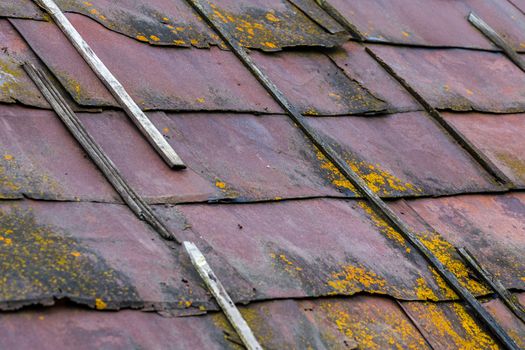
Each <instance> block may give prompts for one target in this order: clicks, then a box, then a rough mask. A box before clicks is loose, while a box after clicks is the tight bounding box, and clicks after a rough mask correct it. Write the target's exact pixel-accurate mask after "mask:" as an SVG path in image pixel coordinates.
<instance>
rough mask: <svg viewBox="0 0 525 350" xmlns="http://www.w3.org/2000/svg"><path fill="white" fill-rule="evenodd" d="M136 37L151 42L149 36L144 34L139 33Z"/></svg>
mask: <svg viewBox="0 0 525 350" xmlns="http://www.w3.org/2000/svg"><path fill="white" fill-rule="evenodd" d="M135 38H136V39H137V40H139V41H144V42H149V40H148V38H147V37H146V36H145V35H142V34H139V35H137V36H136V37H135Z"/></svg>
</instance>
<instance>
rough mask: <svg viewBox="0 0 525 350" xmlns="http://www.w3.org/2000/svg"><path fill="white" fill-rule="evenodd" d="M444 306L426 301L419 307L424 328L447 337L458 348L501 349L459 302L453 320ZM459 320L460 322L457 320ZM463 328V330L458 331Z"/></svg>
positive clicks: (456, 304)
mask: <svg viewBox="0 0 525 350" xmlns="http://www.w3.org/2000/svg"><path fill="white" fill-rule="evenodd" d="M444 307H447V306H439V305H438V304H434V303H430V302H426V303H424V304H423V306H422V307H419V309H420V310H421V311H422V312H423V314H422V315H421V316H422V317H424V322H422V326H423V328H425V330H427V331H428V332H429V333H434V334H436V333H437V336H439V337H442V338H446V339H448V340H449V341H451V342H453V343H454V344H455V347H456V348H457V349H465V350H467V349H499V347H498V346H497V344H496V343H495V342H494V340H492V337H491V336H490V335H489V334H488V333H487V332H485V330H483V329H482V328H481V327H480V326H479V325H478V324H477V323H476V321H475V320H474V319H473V318H472V317H471V316H470V315H469V314H468V312H467V311H466V309H465V308H464V307H463V306H461V304H459V303H453V304H452V305H451V306H449V307H450V310H451V311H453V316H454V318H456V320H454V322H453V320H452V319H451V318H450V317H449V316H447V314H446V313H445V311H444V309H442V308H444ZM456 321H458V322H456ZM458 330H461V332H458Z"/></svg>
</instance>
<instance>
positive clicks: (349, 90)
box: [251, 51, 387, 115]
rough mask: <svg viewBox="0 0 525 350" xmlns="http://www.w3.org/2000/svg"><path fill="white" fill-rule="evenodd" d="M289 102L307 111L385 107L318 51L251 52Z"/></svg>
mask: <svg viewBox="0 0 525 350" xmlns="http://www.w3.org/2000/svg"><path fill="white" fill-rule="evenodd" d="M251 57H252V58H253V60H254V61H255V63H256V64H257V65H258V66H259V67H260V68H261V69H263V70H264V71H265V72H266V74H267V75H268V76H269V77H270V79H271V80H272V81H273V82H274V83H275V85H277V87H278V88H279V89H280V90H281V91H282V92H283V93H284V94H285V96H286V97H287V98H288V99H289V100H290V102H291V103H292V104H293V105H294V106H296V107H297V108H298V109H299V110H300V111H301V112H302V113H304V114H308V115H334V114H339V115H344V114H360V113H376V112H381V111H384V110H385V109H386V108H387V105H386V103H384V102H383V101H381V100H379V99H378V98H377V97H375V96H374V95H373V93H371V92H370V91H368V90H367V89H366V86H364V87H363V86H361V85H360V84H359V83H358V82H356V81H355V80H352V78H351V77H349V76H347V75H346V74H345V73H344V72H343V71H342V70H341V69H340V68H339V67H337V66H336V65H335V64H334V63H333V62H332V61H331V60H330V59H329V58H328V57H326V56H325V55H323V54H322V53H319V52H310V51H308V52H302V51H291V52H278V53H273V54H265V53H260V52H252V54H251Z"/></svg>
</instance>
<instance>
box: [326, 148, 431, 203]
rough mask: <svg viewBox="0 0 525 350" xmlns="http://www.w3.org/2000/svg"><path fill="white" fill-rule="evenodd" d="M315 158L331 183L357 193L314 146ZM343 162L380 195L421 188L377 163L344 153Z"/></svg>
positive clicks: (419, 190)
mask: <svg viewBox="0 0 525 350" xmlns="http://www.w3.org/2000/svg"><path fill="white" fill-rule="evenodd" d="M316 156H317V159H318V160H319V161H320V162H321V168H322V169H324V170H326V172H327V173H328V177H329V179H330V181H331V182H332V184H333V185H335V186H337V187H339V188H345V189H348V190H351V191H353V192H356V193H357V190H356V189H355V187H354V186H353V185H352V184H351V183H350V181H349V180H348V179H347V178H345V177H344V176H343V174H341V172H340V171H339V169H338V168H337V167H336V166H335V165H334V164H333V163H332V162H331V161H330V160H328V159H327V158H326V156H325V155H324V154H323V153H322V152H321V151H320V150H319V149H318V148H317V147H316ZM345 162H346V163H347V165H348V166H349V167H350V168H351V169H352V170H353V171H354V172H355V173H356V174H357V175H359V176H360V177H361V178H362V179H363V180H364V182H365V183H366V185H367V186H368V188H370V190H372V191H373V192H376V193H380V194H382V195H391V194H393V193H395V192H413V193H419V192H421V189H420V188H418V187H416V186H414V185H412V184H410V183H408V182H404V181H402V180H401V179H398V178H397V177H395V176H394V175H392V174H390V173H389V172H387V171H385V170H383V169H381V166H380V165H379V164H375V165H374V164H370V163H367V162H365V161H358V160H355V159H353V158H352V157H350V156H349V155H346V157H345Z"/></svg>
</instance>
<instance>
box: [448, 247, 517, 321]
mask: <svg viewBox="0 0 525 350" xmlns="http://www.w3.org/2000/svg"><path fill="white" fill-rule="evenodd" d="M457 251H458V253H459V255H461V257H462V258H463V260H465V262H466V263H467V265H468V266H469V267H470V268H471V269H472V270H474V271H475V272H476V274H477V275H478V276H479V277H481V279H482V280H483V282H485V283H486V284H488V285H489V286H490V288H492V290H493V291H495V292H496V294H497V295H498V296H499V297H500V298H501V300H503V302H504V303H505V305H507V307H508V308H509V309H510V310H511V311H512V312H513V313H514V315H516V317H518V318H519V319H520V320H521V321H522V322H523V323H525V310H524V309H523V306H521V304H520V303H519V302H518V301H517V300H516V297H515V296H514V295H512V293H511V292H509V291H508V290H507V289H506V288H505V286H504V285H503V283H501V282H500V281H499V280H498V279H496V278H495V277H494V276H493V275H492V274H491V273H490V272H488V271H487V270H485V269H484V268H483V266H481V264H480V263H479V262H478V261H477V260H476V258H475V257H474V255H472V253H471V252H470V251H469V250H468V249H467V248H457Z"/></svg>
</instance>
